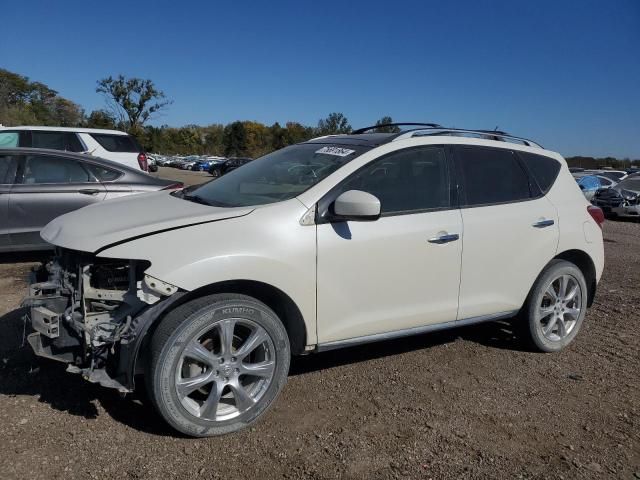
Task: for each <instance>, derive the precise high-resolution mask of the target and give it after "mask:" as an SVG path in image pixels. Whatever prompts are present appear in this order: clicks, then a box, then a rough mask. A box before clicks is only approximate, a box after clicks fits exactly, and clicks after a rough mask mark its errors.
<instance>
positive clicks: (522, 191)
mask: <svg viewBox="0 0 640 480" xmlns="http://www.w3.org/2000/svg"><path fill="white" fill-rule="evenodd" d="M456 152H457V153H456V157H457V162H458V165H459V167H458V168H459V170H460V173H461V175H462V179H463V184H464V187H463V196H462V199H461V201H462V206H467V207H470V206H478V205H491V204H496V203H508V202H517V201H521V200H526V199H528V198H531V192H530V188H529V177H528V175H527V173H526V171H525V170H524V168H523V167H522V165H520V163H519V162H518V159H517V158H516V157H515V155H514V154H513V152H511V151H510V150H505V149H500V148H482V147H461V148H458V149H457V150H456ZM465 197H466V198H465Z"/></svg>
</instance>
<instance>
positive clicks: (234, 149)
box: [224, 122, 247, 157]
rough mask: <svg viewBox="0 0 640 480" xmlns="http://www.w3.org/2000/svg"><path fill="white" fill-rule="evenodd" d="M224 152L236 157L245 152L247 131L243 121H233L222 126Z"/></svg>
mask: <svg viewBox="0 0 640 480" xmlns="http://www.w3.org/2000/svg"><path fill="white" fill-rule="evenodd" d="M224 153H225V155H227V156H236V157H241V156H244V155H246V154H247V132H246V130H245V128H244V123H242V122H233V123H230V124H229V125H227V126H226V127H224Z"/></svg>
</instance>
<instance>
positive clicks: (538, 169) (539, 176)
mask: <svg viewBox="0 0 640 480" xmlns="http://www.w3.org/2000/svg"><path fill="white" fill-rule="evenodd" d="M518 155H519V156H520V158H522V161H523V162H524V163H525V165H527V168H528V169H529V171H530V172H531V175H533V178H534V179H535V181H536V183H537V184H538V187H540V190H542V192H543V193H545V194H546V193H547V192H548V191H549V189H551V186H552V185H553V182H555V181H556V177H557V176H558V172H559V171H560V163H559V162H558V161H557V160H554V159H553V158H549V157H545V156H544V155H536V154H534V153H526V152H518Z"/></svg>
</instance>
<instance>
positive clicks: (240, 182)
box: [26, 125, 604, 436]
mask: <svg viewBox="0 0 640 480" xmlns="http://www.w3.org/2000/svg"><path fill="white" fill-rule="evenodd" d="M366 132H367V130H366V129H365V130H361V131H357V132H355V133H354V134H352V135H340V136H327V137H322V138H316V139H313V140H311V141H308V142H305V143H300V144H297V145H293V146H290V147H287V148H284V149H282V150H279V151H276V152H273V153H271V154H269V155H266V156H264V157H262V158H260V159H258V160H255V161H253V162H251V163H248V164H247V165H244V166H243V167H241V168H238V169H237V170H234V171H233V172H231V173H229V174H227V175H225V176H223V177H221V178H220V179H218V180H215V181H213V182H209V183H206V184H204V185H201V186H197V187H189V188H187V189H184V190H180V191H176V192H173V193H167V192H159V193H152V194H143V195H137V196H135V197H127V198H125V199H117V200H113V201H110V202H104V203H102V204H98V205H92V206H89V207H86V208H83V209H81V210H78V211H76V212H73V213H69V214H66V215H63V216H62V217H59V218H57V219H56V220H54V221H52V222H51V223H50V224H49V225H48V226H47V227H45V229H44V230H43V231H42V237H43V238H44V239H45V240H47V241H49V242H51V243H52V244H54V245H56V246H58V247H59V256H58V257H57V260H56V261H55V262H54V263H52V264H51V265H49V267H48V270H49V271H48V273H49V279H48V281H47V282H46V283H40V284H34V285H32V286H31V294H30V297H29V298H28V299H27V301H26V304H27V305H31V306H32V308H31V312H30V315H29V318H30V320H31V322H32V325H33V327H34V329H35V331H36V333H34V334H32V335H31V336H30V337H29V342H30V344H31V345H32V347H33V348H34V350H35V351H36V353H38V354H39V355H42V356H45V357H48V358H55V359H58V360H61V361H64V362H67V363H69V368H68V369H69V370H70V371H73V372H78V373H81V374H83V376H84V377H85V378H87V379H88V380H89V381H92V382H98V383H100V384H102V385H105V386H108V387H114V388H117V389H119V390H120V391H122V392H128V391H131V390H133V388H134V379H135V378H136V376H137V375H138V374H142V375H144V376H145V377H146V379H145V381H146V383H147V389H148V392H149V394H150V397H151V399H152V402H153V404H154V405H155V406H156V407H157V409H158V411H159V412H160V414H161V415H162V416H163V417H164V418H165V419H166V421H167V422H169V423H170V424H171V425H172V426H173V427H175V428H176V429H178V430H179V431H181V432H183V433H186V434H188V435H194V436H207V435H215V434H222V433H226V432H232V431H235V430H238V429H240V428H242V427H245V426H247V425H249V424H251V423H252V422H253V421H255V420H256V419H257V418H258V417H259V416H260V415H262V414H263V413H264V412H265V410H266V409H267V408H268V407H269V405H270V404H271V403H272V402H273V400H274V399H275V398H276V396H277V395H278V392H280V390H281V389H282V387H283V386H284V384H285V382H286V379H287V372H288V369H289V361H290V357H291V355H292V354H293V355H300V354H307V353H312V352H319V351H324V350H329V349H334V348H339V347H346V346H350V345H357V344H362V343H366V342H373V341H378V340H386V339H390V338H397V337H403V336H406V335H414V334H419V333H424V332H430V331H434V330H441V329H445V328H452V327H458V326H463V325H470V324H475V323H479V322H486V321H491V320H497V319H505V318H513V319H515V325H516V326H518V325H520V326H522V327H524V328H523V329H522V331H523V332H524V333H523V335H524V337H525V338H526V339H528V340H529V341H530V343H531V345H532V346H533V347H534V348H535V349H537V350H540V351H544V352H553V351H557V350H560V349H562V348H564V347H565V346H567V345H568V344H569V343H570V342H571V341H572V340H573V339H574V338H575V336H576V334H577V333H578V331H579V330H580V327H581V325H582V322H583V320H584V317H585V314H586V311H587V307H588V306H589V305H591V303H592V302H593V298H594V294H595V291H596V284H597V283H598V281H599V279H600V275H601V274H602V269H603V264H604V254H603V241H602V232H601V228H600V224H601V223H602V222H603V215H602V212H601V211H600V209H598V208H597V207H593V206H591V205H590V204H589V203H588V202H587V201H586V200H585V199H584V196H583V195H582V193H581V192H580V189H579V188H578V186H577V185H576V182H575V181H574V180H573V177H572V176H571V174H570V173H569V170H568V168H567V165H566V162H565V161H564V159H563V158H562V157H561V156H560V155H559V154H557V153H553V152H550V151H547V150H544V149H543V148H541V147H540V146H538V145H537V144H535V143H533V142H531V141H528V140H524V139H519V138H515V137H512V136H509V135H507V134H504V133H502V132H485V131H467V130H457V129H446V128H442V127H439V126H436V125H432V126H429V125H425V126H420V127H419V128H414V129H412V130H407V131H403V132H401V133H395V134H394V133H366ZM176 246H178V248H176ZM180 246H184V248H180ZM45 273H46V272H42V275H41V280H45V278H46V276H45V275H44V274H45Z"/></svg>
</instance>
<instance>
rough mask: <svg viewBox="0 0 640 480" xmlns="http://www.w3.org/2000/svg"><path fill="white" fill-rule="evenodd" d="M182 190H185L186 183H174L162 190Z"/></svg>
mask: <svg viewBox="0 0 640 480" xmlns="http://www.w3.org/2000/svg"><path fill="white" fill-rule="evenodd" d="M180 188H184V183H180V182H178V183H172V184H171V185H167V186H166V187H164V188H163V189H162V190H179V189H180Z"/></svg>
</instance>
